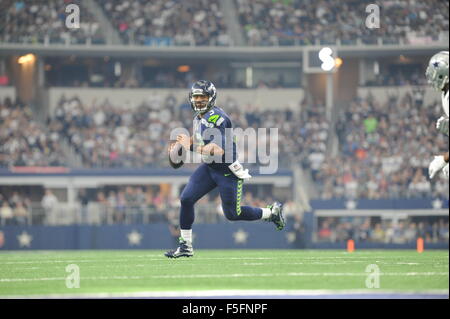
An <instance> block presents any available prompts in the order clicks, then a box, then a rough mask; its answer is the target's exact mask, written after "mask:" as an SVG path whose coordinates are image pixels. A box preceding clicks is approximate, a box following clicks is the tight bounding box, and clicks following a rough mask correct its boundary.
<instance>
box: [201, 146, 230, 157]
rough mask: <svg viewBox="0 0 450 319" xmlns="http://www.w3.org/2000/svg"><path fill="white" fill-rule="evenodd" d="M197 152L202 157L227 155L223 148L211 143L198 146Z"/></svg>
mask: <svg viewBox="0 0 450 319" xmlns="http://www.w3.org/2000/svg"><path fill="white" fill-rule="evenodd" d="M195 151H196V152H197V153H200V154H202V155H211V156H215V155H223V154H224V153H225V151H224V150H223V148H221V147H220V146H219V145H217V144H215V143H209V144H207V145H201V146H197V148H196V149H195Z"/></svg>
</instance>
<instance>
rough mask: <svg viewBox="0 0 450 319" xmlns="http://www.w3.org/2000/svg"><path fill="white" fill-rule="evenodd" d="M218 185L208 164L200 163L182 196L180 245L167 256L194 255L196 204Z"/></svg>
mask: <svg viewBox="0 0 450 319" xmlns="http://www.w3.org/2000/svg"><path fill="white" fill-rule="evenodd" d="M216 186H217V185H216V182H215V181H214V180H213V179H212V178H211V176H210V174H209V171H208V167H207V165H206V164H202V165H200V166H199V167H198V168H197V169H196V170H195V172H194V173H193V174H192V176H191V177H190V178H189V182H188V184H187V185H186V187H185V188H184V189H183V192H182V193H181V196H180V202H181V209H180V235H181V237H180V247H178V248H177V249H176V250H173V251H169V252H167V253H166V256H167V257H170V258H177V257H189V256H192V255H193V249H192V224H193V223H194V219H195V212H194V205H195V203H196V202H197V201H198V200H199V199H200V198H202V197H203V196H204V195H205V194H207V193H209V192H210V191H212V190H213V189H214V188H215V187H216Z"/></svg>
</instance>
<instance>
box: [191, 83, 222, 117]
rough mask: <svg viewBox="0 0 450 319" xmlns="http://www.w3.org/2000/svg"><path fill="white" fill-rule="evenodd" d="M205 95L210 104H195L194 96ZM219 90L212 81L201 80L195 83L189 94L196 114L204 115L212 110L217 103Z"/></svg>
mask: <svg viewBox="0 0 450 319" xmlns="http://www.w3.org/2000/svg"><path fill="white" fill-rule="evenodd" d="M196 95H205V96H207V97H208V102H199V101H197V102H195V101H194V96H196ZM216 96H217V90H216V87H215V86H214V84H213V83H212V82H210V81H205V80H200V81H197V82H195V83H194V84H193V85H192V87H191V92H190V93H189V103H190V104H191V107H192V109H193V110H194V112H196V113H199V114H204V113H206V112H208V111H209V110H210V109H212V108H213V107H214V105H215V103H216Z"/></svg>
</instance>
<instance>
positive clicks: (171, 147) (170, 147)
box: [167, 143, 177, 154]
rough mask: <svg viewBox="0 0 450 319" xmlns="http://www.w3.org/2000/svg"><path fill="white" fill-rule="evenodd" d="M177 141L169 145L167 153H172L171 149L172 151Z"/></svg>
mask: <svg viewBox="0 0 450 319" xmlns="http://www.w3.org/2000/svg"><path fill="white" fill-rule="evenodd" d="M176 144H177V143H170V144H169V147H167V153H168V154H170V151H172V149H173V148H174V147H175V145H176Z"/></svg>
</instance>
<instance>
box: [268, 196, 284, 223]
mask: <svg viewBox="0 0 450 319" xmlns="http://www.w3.org/2000/svg"><path fill="white" fill-rule="evenodd" d="M267 208H270V211H271V212H272V214H271V215H270V217H269V218H268V219H267V221H269V222H272V223H274V224H275V226H276V227H277V230H282V229H283V228H284V226H286V222H285V221H284V217H283V204H281V203H279V202H275V203H273V204H272V205H269V206H267Z"/></svg>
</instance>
